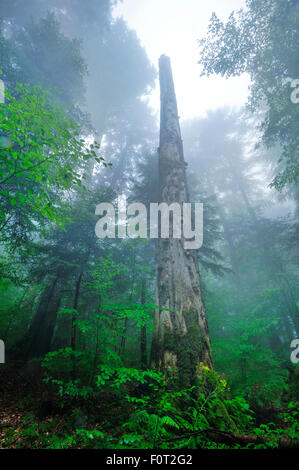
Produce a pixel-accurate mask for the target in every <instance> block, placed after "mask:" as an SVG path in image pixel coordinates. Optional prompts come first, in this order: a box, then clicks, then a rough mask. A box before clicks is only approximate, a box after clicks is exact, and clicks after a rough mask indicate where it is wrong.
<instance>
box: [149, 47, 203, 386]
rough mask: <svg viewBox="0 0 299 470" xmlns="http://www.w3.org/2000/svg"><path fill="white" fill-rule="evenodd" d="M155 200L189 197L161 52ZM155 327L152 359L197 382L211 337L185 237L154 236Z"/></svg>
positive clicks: (170, 81)
mask: <svg viewBox="0 0 299 470" xmlns="http://www.w3.org/2000/svg"><path fill="white" fill-rule="evenodd" d="M159 66H160V89H161V124H160V126H161V127H160V148H159V179H160V181H159V184H160V202H165V203H167V204H172V203H174V202H176V203H179V204H180V205H181V207H182V204H183V203H184V202H189V195H188V189H187V183H186V173H185V167H186V164H185V161H184V154H183V144H182V139H181V132H180V125H179V118H178V111H177V103H176V96H175V91H174V84H173V78H172V72H171V65H170V60H169V58H168V57H166V56H161V58H160V61H159ZM156 279H157V280H156V304H157V305H159V307H160V308H159V309H157V310H156V312H155V332H154V338H153V344H152V354H151V362H152V366H154V367H157V368H158V369H159V370H161V371H163V372H170V373H175V371H177V372H178V376H179V382H180V384H181V385H183V386H191V385H193V384H194V383H196V377H197V376H199V375H200V363H203V364H204V365H206V366H208V367H210V368H211V367H212V359H211V350H210V337H209V332H208V325H207V319H206V312H205V306H204V302H203V299H202V293H201V282H200V275H199V269H198V260H197V251H196V250H186V249H184V240H183V238H182V239H178V238H173V237H172V236H170V238H169V239H161V238H159V239H158V241H157V276H156Z"/></svg>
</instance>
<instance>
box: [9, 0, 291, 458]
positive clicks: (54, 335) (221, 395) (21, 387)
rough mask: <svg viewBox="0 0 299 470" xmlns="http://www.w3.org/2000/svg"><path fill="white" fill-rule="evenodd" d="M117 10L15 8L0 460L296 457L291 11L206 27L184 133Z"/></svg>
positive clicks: (161, 76)
mask: <svg viewBox="0 0 299 470" xmlns="http://www.w3.org/2000/svg"><path fill="white" fill-rule="evenodd" d="M131 1H132V0H124V2H125V3H128V4H129V2H131ZM141 1H143V2H144V1H147V0H141ZM163 2H164V0H161V7H159V8H161V9H162V8H163V5H164V7H165V4H164V3H163ZM153 3H155V2H153ZM183 3H184V8H185V10H184V17H186V18H190V17H191V16H190V15H191V6H190V5H188V1H187V0H186V2H183ZM199 3H201V2H199ZM203 3H204V2H203ZM216 3H217V2H216ZM220 3H222V2H221V1H220V0H219V4H220ZM119 4H120V2H119V1H117V0H115V1H114V0H88V2H81V1H79V0H72V1H68V0H47V1H46V0H28V1H26V2H25V1H22V0H1V5H0V69H1V81H0V274H1V276H0V338H1V342H0V347H1V345H3V346H4V343H5V363H4V359H3V361H2V359H1V358H2V356H1V354H0V362H1V364H0V384H1V385H0V403H1V405H0V420H1V425H2V427H3V431H2V434H1V436H0V447H1V448H7V447H22V448H25V447H33V448H39V447H42V448H89V447H93V448H98V449H101V448H109V449H114V448H117V449H124V448H125V449H127V448H130V449H131V448H137V449H139V448H146V449H152V448H165V449H171V448H193V449H199V448H212V449H216V448H240V447H242V448H247V447H248V446H249V447H255V448H259V447H262V448H267V447H292V446H298V377H299V373H298V364H296V359H297V356H298V354H297V349H298V348H297V346H296V344H297V343H296V341H298V336H299V294H298V285H299V282H298V275H299V270H298V260H299V251H298V228H299V224H298V216H299V191H298V177H299V165H298V147H299V145H298V144H299V141H298V139H299V132H298V131H299V128H298V113H299V103H298V83H297V82H298V77H299V60H298V51H299V37H298V34H299V33H298V31H299V28H298V21H299V16H298V15H299V6H298V1H297V0H289V1H286V0H271V1H270V0H247V1H246V8H245V9H244V8H243V9H240V10H239V11H236V12H234V13H232V14H231V15H230V16H229V17H228V18H227V19H224V18H222V17H218V16H217V14H218V13H217V11H218V10H217V11H216V13H214V14H213V15H212V16H211V19H210V22H209V24H208V23H207V25H206V26H207V28H206V31H207V33H206V35H205V36H204V37H201V34H200V31H199V32H198V38H197V39H198V42H196V43H195V44H194V47H195V48H196V51H197V55H198V62H199V63H198V87H201V86H202V85H201V84H202V83H203V81H202V79H201V78H200V77H199V75H200V74H201V77H211V80H212V77H215V76H222V77H226V78H227V79H228V80H230V78H231V77H235V76H242V74H247V75H248V76H249V77H250V80H251V87H250V89H249V90H248V102H247V105H246V106H244V107H240V108H234V109H232V108H229V107H225V106H219V107H217V108H215V107H212V106H211V108H210V109H208V110H207V112H206V113H205V115H203V113H202V110H201V109H198V114H197V115H196V116H194V117H193V118H190V119H179V116H178V115H179V112H178V108H177V100H176V93H175V88H176V87H175V84H176V76H175V74H174V76H173V74H172V66H171V60H172V57H171V58H169V57H168V56H166V55H162V56H161V57H160V59H159V57H157V58H156V61H155V63H154V64H153V63H151V61H150V60H149V58H148V55H147V51H146V48H145V47H146V45H145V46H143V42H141V40H140V39H139V38H138V36H137V33H136V32H135V31H134V30H132V29H131V28H130V27H129V26H128V24H127V23H126V22H125V20H124V19H123V18H117V17H116V16H115V11H116V10H115V8H116V7H117V5H119ZM240 6H242V5H240ZM153 8H154V6H153ZM200 8H203V7H201V6H200ZM215 8H216V7H215ZM217 8H218V7H217ZM219 8H220V7H219ZM161 11H162V10H161ZM219 12H221V9H219ZM170 13H171V12H170ZM211 13H212V12H211ZM141 14H142V13H141ZM219 14H220V13H219ZM154 28H155V25H153V35H154V34H155V31H154ZM165 28H166V25H165ZM167 31H168V29H167V28H166V29H165V34H167ZM162 52H163V51H161V53H162ZM188 52H190V51H186V54H188ZM173 61H174V62H175V61H176V58H175V57H174V58H173ZM182 68H183V65H182ZM182 68H181V70H182ZM174 70H175V68H174ZM186 73H187V72H186ZM4 85H5V86H4ZM155 87H159V91H160V110H159V112H160V117H159V116H158V113H157V111H158V110H156V109H153V108H152V107H151V106H150V105H149V97H150V96H151V93H152V92H153V90H154V88H155ZM187 88H188V85H187V81H186V93H187ZM181 99H182V98H180V100H181ZM199 106H200V104H199ZM199 116H201V117H199ZM120 195H122V196H121V197H120ZM198 201H200V203H199V202H198ZM124 206H126V208H125V207H124ZM192 207H193V209H194V210H193V209H192V210H191V208H192ZM171 208H172V210H171ZM158 228H159V230H158ZM116 229H117V230H116ZM140 235H141V236H140ZM193 238H194V240H193ZM294 341H295V343H294ZM291 344H293V346H290V345H291ZM294 344H295V346H294ZM2 349H3V347H2ZM2 349H1V351H2ZM293 359H295V362H294V360H293Z"/></svg>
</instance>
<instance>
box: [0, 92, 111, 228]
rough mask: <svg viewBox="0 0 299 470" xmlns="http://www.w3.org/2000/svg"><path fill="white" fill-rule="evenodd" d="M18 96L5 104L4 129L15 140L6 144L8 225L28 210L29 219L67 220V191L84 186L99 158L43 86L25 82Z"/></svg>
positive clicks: (2, 182)
mask: <svg viewBox="0 0 299 470" xmlns="http://www.w3.org/2000/svg"><path fill="white" fill-rule="evenodd" d="M17 92H18V97H17V98H15V97H12V96H11V95H10V94H9V93H8V94H7V101H6V103H3V104H1V105H0V106H1V114H0V129H1V132H2V133H3V134H4V135H6V136H7V137H8V138H9V139H10V142H11V147H9V148H2V149H1V150H0V152H1V166H0V188H1V193H0V195H1V213H0V216H1V219H2V224H3V227H4V226H5V223H6V222H7V220H8V221H9V219H11V218H12V217H13V216H16V217H18V215H19V214H20V213H21V214H22V211H24V212H25V213H26V211H27V214H26V216H25V218H26V217H27V218H30V217H32V218H33V219H34V218H35V219H37V220H39V219H40V218H43V217H44V218H47V219H48V220H50V221H55V222H56V224H60V225H61V224H62V222H63V220H64V217H63V213H62V210H61V203H60V199H59V193H60V198H61V196H62V191H65V190H68V189H70V188H74V187H75V186H82V177H81V174H80V172H81V171H82V169H83V168H84V166H85V162H86V161H87V160H89V159H91V158H95V159H99V161H102V160H103V159H102V157H97V155H96V152H95V150H97V148H98V144H97V143H95V144H94V145H92V146H91V147H90V148H88V147H87V146H86V143H85V140H84V139H83V138H82V137H80V129H79V127H78V125H77V124H76V123H75V122H74V121H73V120H72V119H70V118H69V117H68V116H67V113H66V112H65V111H64V110H63V108H61V106H59V105H58V104H55V103H53V102H52V101H50V99H49V94H48V92H47V91H45V90H43V89H42V88H39V87H34V88H33V89H31V88H29V87H28V86H26V85H19V86H18V88H17Z"/></svg>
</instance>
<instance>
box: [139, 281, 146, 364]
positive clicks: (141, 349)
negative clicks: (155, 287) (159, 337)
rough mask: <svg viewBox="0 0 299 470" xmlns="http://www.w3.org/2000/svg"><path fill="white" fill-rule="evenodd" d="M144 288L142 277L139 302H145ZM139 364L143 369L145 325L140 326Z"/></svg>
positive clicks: (144, 359)
mask: <svg viewBox="0 0 299 470" xmlns="http://www.w3.org/2000/svg"><path fill="white" fill-rule="evenodd" d="M145 288H146V283H145V279H144V278H143V279H142V282H141V304H142V305H144V304H145ZM140 364H141V369H142V370H145V369H146V368H147V351H146V325H142V326H141V327H140Z"/></svg>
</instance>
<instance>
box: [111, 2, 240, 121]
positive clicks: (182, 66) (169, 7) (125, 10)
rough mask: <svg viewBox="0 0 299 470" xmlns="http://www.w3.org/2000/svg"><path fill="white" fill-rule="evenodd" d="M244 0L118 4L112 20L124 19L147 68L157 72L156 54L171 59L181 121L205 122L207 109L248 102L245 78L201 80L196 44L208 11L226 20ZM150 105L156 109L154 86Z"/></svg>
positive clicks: (205, 22) (204, 24) (156, 99)
mask: <svg viewBox="0 0 299 470" xmlns="http://www.w3.org/2000/svg"><path fill="white" fill-rule="evenodd" d="M244 5H245V0H123V3H121V4H120V5H119V6H118V7H117V8H116V9H115V11H114V16H115V17H118V16H123V18H124V19H125V21H126V22H127V24H128V26H129V27H130V28H131V29H134V30H135V31H136V32H137V35H138V37H139V39H140V41H141V44H142V45H143V46H144V47H145V49H146V51H147V54H148V57H149V59H150V60H151V62H152V63H153V64H154V65H155V66H156V67H158V59H159V57H160V55H161V54H166V55H168V56H170V58H171V63H172V70H173V75H174V81H175V88H176V95H177V101H178V108H179V115H180V117H181V118H182V119H187V118H191V117H195V116H204V115H205V113H206V111H207V110H208V109H216V108H218V107H222V106H225V105H229V106H231V107H239V106H242V105H243V104H244V103H245V102H246V99H247V95H248V85H249V78H248V76H247V75H243V76H241V77H232V78H229V79H227V80H226V79H225V78H222V77H220V76H219V77H218V76H212V77H209V78H208V77H200V66H199V65H198V64H197V62H198V59H199V48H198V44H197V40H198V39H199V38H200V37H202V36H204V35H205V33H206V31H207V27H208V23H209V19H210V17H211V14H212V12H213V11H215V12H216V14H217V16H218V17H220V19H221V20H226V19H227V17H228V15H229V14H230V13H231V11H233V10H238V9H239V8H242V7H244ZM150 103H151V105H152V106H153V108H154V109H155V110H156V111H158V109H159V90H158V86H156V89H155V91H154V92H153V94H152V96H151V98H150Z"/></svg>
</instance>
